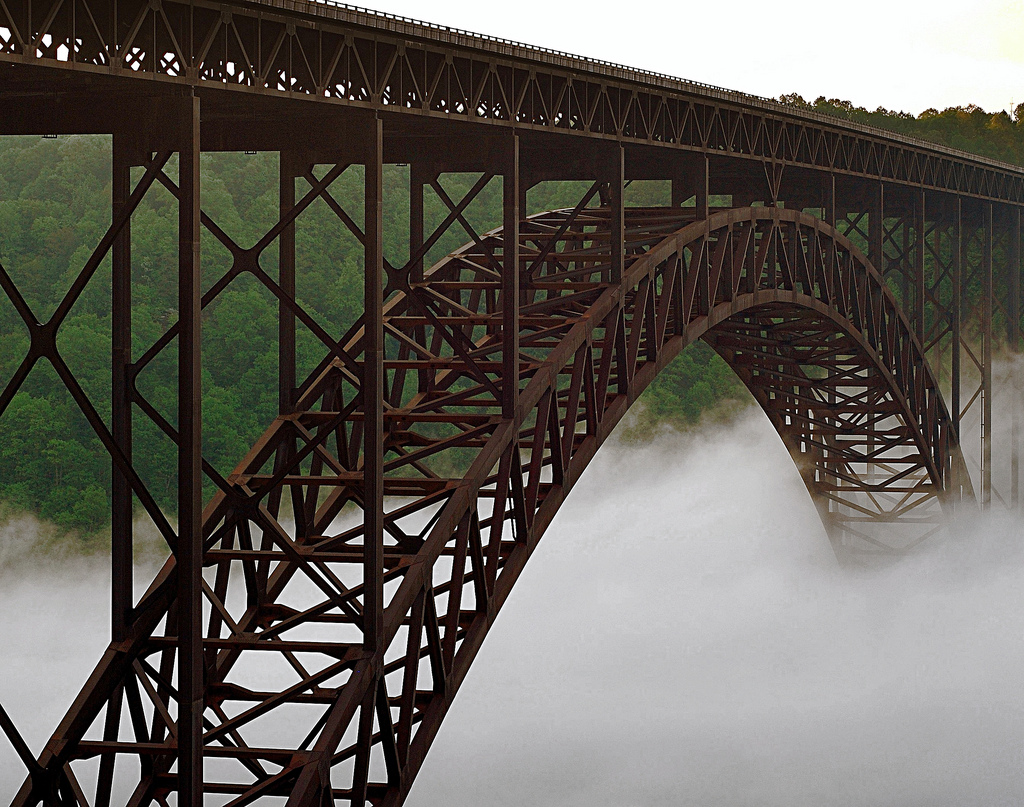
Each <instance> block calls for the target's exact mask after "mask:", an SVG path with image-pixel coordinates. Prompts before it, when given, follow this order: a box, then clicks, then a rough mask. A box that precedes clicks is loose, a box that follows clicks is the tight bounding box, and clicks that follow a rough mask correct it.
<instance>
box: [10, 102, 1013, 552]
mask: <svg viewBox="0 0 1024 807" xmlns="http://www.w3.org/2000/svg"><path fill="white" fill-rule="evenodd" d="M781 100H782V101H783V102H784V103H788V104H791V105H795V106H800V107H805V108H810V109H816V110H818V111H823V112H828V113H831V114H835V115H840V116H843V117H846V118H849V119H851V120H855V121H859V122H864V123H870V124H874V125H878V126H884V127H887V128H890V129H893V130H895V131H899V132H903V133H906V134H910V135H914V136H918V137H923V138H926V139H929V140H932V141H934V142H937V143H942V144H945V145H949V146H954V147H957V148H962V149H966V150H970V151H974V152H976V153H978V154H983V155H986V156H990V157H994V158H997V159H1002V160H1006V161H1010V162H1015V163H1018V164H1024V126H1022V125H1021V124H1020V119H1019V118H1020V114H1018V115H1017V117H1016V118H1010V117H1009V116H1008V115H1006V114H1005V113H998V114H995V115H991V114H989V113H986V112H984V111H983V110H980V109H978V108H976V107H965V108H956V109H949V110H945V111H944V112H937V111H935V110H929V111H927V112H924V113H922V114H921V115H919V116H917V117H914V116H912V115H907V114H905V113H893V112H888V111H886V110H881V109H879V110H876V111H874V112H868V111H867V110H865V109H863V108H859V107H854V106H853V105H852V104H850V103H848V102H845V101H837V100H834V99H833V100H826V99H824V98H819V99H817V100H816V101H815V102H814V103H808V102H806V101H804V100H803V99H802V98H800V97H799V96H797V95H789V96H783V98H782V99H781ZM1017 112H1018V113H1022V112H1024V105H1022V107H1018V110H1017ZM169 173H170V174H171V175H172V176H173V175H174V166H173V165H172V166H171V167H170V169H169ZM202 173H203V176H202V182H203V185H202V193H203V206H204V209H205V210H206V211H207V212H208V213H209V214H210V216H211V217H212V218H213V219H214V221H216V222H217V224H218V225H219V226H220V227H222V228H223V229H224V231H225V232H226V233H227V234H228V235H229V236H230V237H231V238H232V239H233V240H235V241H236V242H237V243H238V244H240V245H241V246H243V247H248V246H250V245H252V244H253V243H255V242H256V241H257V240H258V239H259V238H260V237H261V236H262V235H263V234H264V233H265V232H266V231H267V230H269V229H270V228H271V227H272V226H273V224H274V222H275V221H276V219H277V215H278V212H277V208H278V200H277V157H276V155H275V154H272V153H266V154H256V155H245V154H213V155H204V158H203V163H202ZM476 179H477V177H476V176H475V175H474V176H468V175H450V176H446V177H444V178H443V180H442V182H443V184H444V185H445V187H446V189H447V190H448V192H449V194H450V195H451V196H453V197H459V196H461V195H462V193H464V192H465V190H467V189H468V188H469V187H470V186H471V185H472V184H473V183H474V182H475V181H476ZM385 185H386V188H387V198H386V199H385V206H384V209H385V255H386V256H387V257H388V258H389V259H390V260H392V261H394V262H399V261H402V260H404V259H405V256H406V254H407V246H406V245H407V243H408V229H407V228H408V224H407V222H408V192H407V190H408V169H407V168H405V167H401V166H389V167H388V168H387V169H386V176H385ZM574 185H575V183H549V184H547V185H544V186H541V187H540V188H538V189H535V190H534V191H532V192H531V194H530V197H529V208H530V210H531V211H538V210H541V209H549V208H552V207H558V206H564V205H572V204H574V203H575V201H576V200H577V199H578V198H579V190H578V188H577V187H575V186H574ZM361 186H362V176H361V173H360V169H359V168H350V169H349V170H348V171H346V173H345V174H344V175H343V176H342V177H341V178H340V179H339V180H338V181H337V182H336V183H335V185H334V186H333V188H332V192H333V193H334V195H335V197H336V198H337V199H338V200H339V201H340V202H341V203H342V204H344V205H345V206H346V208H347V209H348V210H349V211H350V212H351V214H352V216H353V218H355V219H356V220H357V222H358V221H359V220H360V219H361V204H360V203H359V200H360V198H361V196H360V193H361ZM305 187H308V186H303V185H302V183H301V182H300V184H299V192H300V193H301V192H303V191H304V190H305ZM500 192H501V191H500V185H499V184H498V182H492V183H491V184H490V185H489V186H488V187H487V188H486V189H485V191H484V192H483V193H482V194H481V195H480V197H479V198H478V199H477V201H475V202H474V203H473V205H471V207H470V208H469V209H468V211H467V217H468V218H469V220H470V221H471V222H472V223H473V225H474V226H475V227H476V228H477V229H478V230H486V229H489V228H490V227H493V226H496V225H497V224H498V223H500ZM666 194H667V187H661V185H659V184H658V183H634V185H632V186H631V187H630V188H629V189H628V190H627V203H630V204H664V203H667V198H663V197H665V196H666ZM426 210H427V213H426V217H427V223H428V226H429V224H430V223H431V222H434V223H437V222H439V221H441V220H442V219H443V217H444V215H445V213H446V212H447V211H446V210H445V209H444V208H443V205H442V203H441V202H440V200H439V199H438V198H437V197H436V196H435V195H434V194H433V193H432V192H428V194H427V202H426ZM109 221H110V144H109V140H108V139H107V138H104V137H64V138H57V139H40V138H36V137H17V138H0V263H2V265H3V267H4V268H5V269H6V271H7V272H8V273H9V274H10V275H11V277H12V278H13V279H14V281H15V282H16V284H17V285H18V287H19V288H20V289H21V291H22V293H23V294H24V295H25V298H26V301H27V303H28V304H29V305H30V306H31V307H32V309H33V311H35V312H36V315H37V316H38V317H39V318H40V319H41V320H46V319H48V318H49V316H50V315H51V314H52V312H53V310H54V309H55V307H56V305H57V304H58V302H59V300H60V298H61V297H62V296H63V294H64V293H65V291H66V290H67V288H68V286H69V285H70V283H71V282H72V280H73V278H74V277H75V275H76V274H77V273H78V271H79V270H80V269H81V267H82V266H83V265H84V264H85V262H86V261H87V260H88V257H89V254H90V251H91V249H92V248H93V246H94V245H95V244H96V243H97V242H98V241H99V240H100V238H101V237H102V235H103V233H104V231H105V230H106V228H107V226H108V225H109ZM176 228H177V219H176V205H175V204H174V200H173V198H172V197H171V195H170V194H169V193H168V192H167V191H166V190H165V189H163V188H161V187H156V188H154V190H153V191H151V192H150V194H149V196H148V197H147V199H146V201H145V202H144V203H143V205H142V207H141V209H140V210H139V211H138V212H137V213H136V215H135V216H134V218H133V221H132V249H133V271H134V281H133V314H132V318H133V329H134V334H135V344H136V345H137V348H136V350H135V358H138V356H139V355H141V353H142V351H144V350H145V349H146V348H147V347H148V346H149V345H151V344H152V343H153V341H154V340H155V339H156V338H158V337H159V335H160V334H161V333H163V332H164V331H165V330H166V329H167V328H168V327H169V326H170V325H173V323H174V322H175V320H176V318H177V312H176V304H177V286H176V280H175V278H176V268H177V258H176V254H177V253H176V248H177V245H176V232H177V229H176ZM203 237H204V241H203V277H204V282H205V283H206V284H207V285H209V284H210V283H212V282H213V281H214V280H215V279H216V278H219V277H220V276H221V275H222V274H223V273H224V272H225V271H226V270H227V269H228V267H229V266H230V255H229V253H228V251H227V250H226V249H225V248H224V247H223V246H222V245H221V244H219V243H218V242H217V241H216V240H215V239H214V238H213V237H212V236H210V234H209V233H206V232H204V236H203ZM464 240H465V235H464V234H462V233H461V232H460V231H459V230H458V228H453V229H452V230H451V231H450V232H449V233H448V235H447V236H446V237H445V238H444V239H442V241H441V242H440V243H439V244H438V245H437V247H436V248H435V249H434V250H433V252H432V254H431V255H430V259H429V261H428V262H430V261H434V260H437V259H439V258H440V257H441V256H443V255H444V254H445V253H447V252H448V251H450V250H452V249H454V248H456V247H457V246H459V245H460V244H461V243H462V241H464ZM296 243H297V247H296V249H297V255H298V272H299V275H298V297H299V299H300V302H301V303H302V304H303V306H304V307H305V308H306V309H307V310H309V311H311V312H312V313H313V314H314V316H315V317H316V318H317V320H318V322H319V323H320V324H321V325H322V326H323V327H324V328H325V329H326V330H327V331H328V332H329V333H330V334H332V335H334V336H336V337H338V336H340V335H341V334H342V333H344V331H345V330H346V328H347V327H348V326H349V325H350V324H351V323H352V321H353V320H354V319H355V317H356V316H357V315H358V312H359V310H360V306H361V297H362V275H361V260H362V252H361V249H360V248H359V246H358V244H357V242H356V241H355V239H354V238H353V237H352V236H351V235H350V234H349V233H348V232H347V231H346V230H345V228H344V227H343V226H342V225H341V223H340V221H339V220H338V218H337V216H336V215H335V214H334V213H333V212H332V211H331V210H330V209H329V208H328V207H327V205H326V204H325V203H323V202H322V201H321V202H317V203H315V204H314V205H313V206H312V207H311V208H310V209H309V210H308V211H307V212H306V213H305V214H304V215H303V216H302V217H301V218H300V219H299V225H298V227H297V235H296ZM276 261H277V253H276V249H275V248H271V249H269V250H267V252H265V253H264V255H263V256H262V265H263V266H264V268H265V269H266V270H267V271H268V272H269V273H270V274H271V275H272V276H273V275H275V274H276V268H277V267H276ZM276 307H277V306H276V302H275V301H274V300H273V299H272V298H271V296H270V294H269V293H268V292H267V291H266V290H265V289H263V288H262V287H261V286H260V285H259V284H257V283H256V282H255V281H254V280H253V279H252V278H251V277H250V276H247V275H243V276H241V277H239V278H238V279H236V280H235V281H233V282H232V284H231V285H230V286H229V288H228V289H227V290H226V291H225V292H224V293H223V294H221V295H220V296H219V297H218V298H217V300H216V301H215V302H214V303H213V304H211V305H210V306H209V307H208V308H207V309H206V311H205V315H204V320H203V339H204V352H203V388H204V404H203V405H204V415H203V421H204V424H203V425H204V452H205V455H206V458H207V459H208V460H209V461H210V462H211V463H212V464H213V465H214V466H215V467H216V468H217V469H219V470H220V471H222V472H227V471H230V470H231V468H232V467H233V466H234V465H235V464H236V462H237V461H238V459H239V458H240V457H241V456H242V454H243V453H244V452H245V450H246V449H247V448H248V447H249V446H250V445H251V444H252V443H253V442H254V441H255V440H256V438H257V437H258V436H259V435H260V433H261V432H262V431H263V429H264V428H265V426H266V425H267V424H268V423H269V422H270V420H271V419H272V418H273V417H274V415H275V413H276V406H277V391H276V383H275V380H274V379H275V378H276V372H277V320H276V316H277V311H276ZM109 308H110V269H109V260H107V261H105V262H104V263H103V265H102V266H101V268H100V271H99V273H98V275H97V277H96V278H95V279H94V281H93V282H92V283H91V284H90V286H89V288H88V289H87V291H86V292H85V294H84V295H83V296H82V298H81V299H80V300H79V302H78V303H77V304H76V305H75V306H74V308H73V310H72V312H71V314H70V316H69V317H68V319H67V320H66V322H65V324H64V325H63V327H62V328H61V330H60V333H59V336H58V345H59V348H60V350H61V353H62V355H63V356H64V357H65V359H66V361H67V362H68V364H69V365H70V366H71V368H72V369H73V370H74V372H75V373H76V375H77V376H78V378H79V379H80V380H81V382H82V384H83V387H84V389H85V391H86V392H87V393H88V395H89V396H90V398H91V399H92V401H93V402H94V403H95V405H96V407H97V409H98V410H99V412H100V413H101V415H102V416H104V417H107V416H108V414H109V410H110V406H109V394H110V392H109V391H110V366H109V351H110V317H109ZM27 348H28V335H27V331H26V329H25V327H24V325H23V324H22V322H21V320H20V318H19V316H18V314H17V312H16V311H15V309H14V306H13V305H12V304H11V303H10V301H9V300H7V298H6V296H4V295H0V379H2V383H3V384H6V382H7V380H9V379H10V378H11V376H12V374H13V373H14V372H15V370H16V368H17V367H18V365H19V364H20V362H21V361H22V359H23V357H24V356H25V353H26V351H27ZM321 357H322V349H320V348H319V347H318V343H317V340H316V339H315V338H313V337H312V335H311V334H310V333H309V332H308V331H305V330H302V329H300V339H299V364H300V373H301V371H302V370H306V371H307V372H308V371H309V370H311V369H312V368H313V367H314V366H315V364H316V363H317V361H319V359H320V358H321ZM138 385H139V389H140V390H141V392H142V393H143V394H144V395H145V396H146V397H147V398H148V399H149V400H150V401H151V402H152V403H153V404H154V406H155V407H156V408H157V409H158V410H160V411H161V412H162V413H163V414H164V415H165V416H166V417H167V419H168V420H169V421H170V422H172V423H174V422H175V421H176V413H175V406H174V398H175V354H174V346H173V344H172V345H171V346H170V347H168V348H167V349H165V350H164V351H163V352H162V353H161V354H160V356H158V357H157V359H156V360H154V361H153V362H152V363H151V364H150V365H149V366H148V367H147V368H146V369H145V371H144V372H142V374H141V375H140V376H139V379H138ZM745 396H746V394H745V392H744V391H743V389H742V387H741V385H740V384H739V382H738V381H737V379H736V378H735V376H733V374H732V373H731V371H730V370H729V369H728V368H727V367H726V366H725V364H724V363H723V362H722V361H721V360H720V359H718V357H717V356H716V355H715V354H714V353H713V352H712V351H711V350H710V349H709V348H707V347H706V346H704V345H703V344H702V343H701V344H698V345H694V346H692V347H691V348H689V349H688V350H687V351H685V352H684V354H683V355H682V356H680V357H679V359H677V360H676V362H674V363H673V364H672V365H671V366H670V367H669V368H667V370H666V371H665V372H664V373H662V374H661V375H660V376H659V378H658V379H657V380H656V381H655V383H654V384H653V385H652V387H651V388H650V389H649V390H648V391H647V392H646V393H645V395H644V397H643V399H642V403H643V407H642V409H641V413H640V416H639V419H638V420H637V422H636V425H635V426H634V428H633V433H635V434H645V433H650V432H651V430H652V429H653V428H655V427H656V426H658V425H659V424H661V423H671V424H674V425H676V426H685V425H687V424H692V423H695V422H696V421H697V420H698V419H699V418H700V417H701V416H702V414H703V413H705V412H707V411H708V410H710V409H713V408H714V407H716V406H717V405H719V404H720V403H722V402H723V401H725V400H744V399H745ZM135 458H136V463H137V465H138V467H139V468H140V469H141V472H142V476H143V478H144V479H145V480H146V481H147V483H148V484H149V485H150V487H151V489H152V490H153V491H154V492H155V494H156V495H157V498H158V501H159V502H160V504H161V505H162V506H164V507H165V508H167V509H168V510H169V511H171V512H173V506H174V505H173V500H174V467H175V454H174V447H173V444H172V443H170V441H168V440H167V439H166V438H165V437H163V436H162V435H160V434H158V432H157V431H156V429H155V428H154V427H153V426H152V425H151V424H150V422H149V421H148V420H147V419H146V418H144V417H136V437H135ZM109 484H110V467H109V460H108V458H107V456H106V453H105V451H103V449H102V446H101V445H100V443H99V441H98V440H97V439H96V437H95V436H94V435H93V433H92V431H91V429H90V428H89V426H88V424H87V423H86V422H85V420H84V418H83V417H82V416H81V414H80V413H79V411H78V408H77V407H76V406H75V404H74V402H73V401H72V400H71V398H70V396H69V395H68V393H67V391H66V390H65V389H64V387H63V385H62V384H61V382H60V381H59V380H58V379H57V378H56V376H55V374H54V373H53V371H52V370H51V369H50V368H49V366H48V365H47V364H46V363H45V362H41V363H40V364H38V365H37V366H36V368H35V369H34V370H33V372H32V374H31V376H30V377H29V379H28V381H27V382H26V384H25V385H24V386H23V388H22V391H21V392H20V393H19V394H18V395H17V396H16V397H15V399H14V400H13V402H12V403H11V405H10V407H9V409H8V411H7V412H6V413H4V414H3V416H2V417H0V506H2V507H4V508H5V509H7V510H12V509H13V510H25V511H29V512H32V513H36V514H38V515H41V516H42V517H43V518H45V519H48V520H50V521H53V522H55V523H56V524H57V525H58V526H59V527H61V528H64V529H70V530H75V531H78V532H79V533H80V534H82V535H89V534H93V533H96V532H99V531H102V530H103V528H104V527H105V525H106V524H107V523H108V520H109V514H108V509H109V504H108V490H109Z"/></svg>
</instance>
